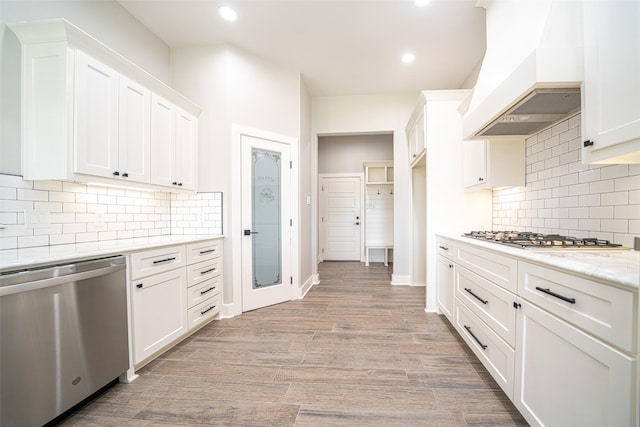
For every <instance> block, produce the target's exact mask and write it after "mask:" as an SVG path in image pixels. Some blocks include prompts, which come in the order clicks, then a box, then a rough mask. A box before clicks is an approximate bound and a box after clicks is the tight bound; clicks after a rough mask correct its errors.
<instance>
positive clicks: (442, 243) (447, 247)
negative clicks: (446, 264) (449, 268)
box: [437, 237, 456, 261]
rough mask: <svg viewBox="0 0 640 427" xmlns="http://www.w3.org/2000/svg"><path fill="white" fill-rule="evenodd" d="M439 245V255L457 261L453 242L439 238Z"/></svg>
mask: <svg viewBox="0 0 640 427" xmlns="http://www.w3.org/2000/svg"><path fill="white" fill-rule="evenodd" d="M437 245H438V247H437V250H438V255H442V256H443V257H445V258H447V259H450V260H451V261H455V260H456V247H455V244H454V243H453V242H452V241H451V240H448V239H444V238H442V237H438V243H437Z"/></svg>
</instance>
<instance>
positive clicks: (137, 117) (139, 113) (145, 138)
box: [118, 76, 151, 182]
mask: <svg viewBox="0 0 640 427" xmlns="http://www.w3.org/2000/svg"><path fill="white" fill-rule="evenodd" d="M119 95H120V102H119V107H120V108H119V114H118V116H119V154H120V155H119V160H118V164H119V172H120V176H121V177H124V178H126V179H128V180H131V181H137V182H149V180H150V170H149V168H150V165H149V163H150V160H151V159H150V149H151V92H150V91H149V90H148V89H146V88H144V87H143V86H141V85H139V84H137V83H136V82H134V81H132V80H130V79H128V78H126V77H124V76H120V93H119Z"/></svg>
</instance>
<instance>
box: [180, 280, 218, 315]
mask: <svg viewBox="0 0 640 427" xmlns="http://www.w3.org/2000/svg"><path fill="white" fill-rule="evenodd" d="M220 292H222V276H217V277H214V278H213V279H209V280H207V281H204V282H202V283H198V284H197V285H195V286H192V287H190V288H189V289H188V290H187V294H188V296H187V301H188V303H189V308H191V307H194V306H196V305H198V304H200V303H201V302H203V301H205V300H206V299H208V298H211V297H212V296H214V295H217V294H219V293H220Z"/></svg>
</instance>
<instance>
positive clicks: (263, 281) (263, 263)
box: [251, 147, 282, 289]
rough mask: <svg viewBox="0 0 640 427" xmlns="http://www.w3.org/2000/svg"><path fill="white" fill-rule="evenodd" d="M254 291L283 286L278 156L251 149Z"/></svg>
mask: <svg viewBox="0 0 640 427" xmlns="http://www.w3.org/2000/svg"><path fill="white" fill-rule="evenodd" d="M251 154H252V155H251V158H252V200H253V203H252V213H251V214H252V239H253V277H252V287H253V289H259V288H264V287H268V286H273V285H278V284H280V283H282V259H281V256H282V238H281V236H282V230H281V226H282V212H281V200H280V198H281V197H280V196H281V190H282V189H281V182H280V176H281V168H282V164H281V163H282V162H281V158H280V153H278V152H275V151H268V150H262V149H259V148H255V147H254V148H253V149H252V153H251Z"/></svg>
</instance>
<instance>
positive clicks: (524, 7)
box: [462, 0, 583, 139]
mask: <svg viewBox="0 0 640 427" xmlns="http://www.w3.org/2000/svg"><path fill="white" fill-rule="evenodd" d="M477 6H480V7H484V8H485V9H486V20H487V21H486V23H487V50H486V53H485V57H484V60H483V62H482V66H481V68H480V71H479V74H478V78H477V82H476V85H475V87H474V90H473V93H472V95H471V98H470V99H469V100H468V102H467V103H466V105H465V107H466V110H465V111H462V113H463V133H464V137H465V138H467V139H469V138H487V137H493V136H528V135H532V134H535V133H537V132H539V131H540V130H542V129H544V128H546V127H549V126H551V125H552V124H554V123H556V122H558V121H560V120H563V119H565V118H567V117H570V116H571V115H573V114H575V113H576V112H578V111H580V99H581V94H580V85H581V82H582V79H583V63H582V61H583V57H582V10H581V6H580V2H577V1H575V2H574V1H572V2H567V1H562V0H559V1H556V0H521V1H513V0H480V1H478V3H477Z"/></svg>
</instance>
